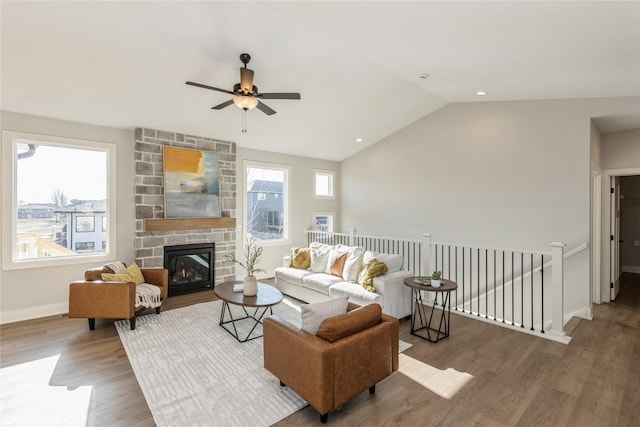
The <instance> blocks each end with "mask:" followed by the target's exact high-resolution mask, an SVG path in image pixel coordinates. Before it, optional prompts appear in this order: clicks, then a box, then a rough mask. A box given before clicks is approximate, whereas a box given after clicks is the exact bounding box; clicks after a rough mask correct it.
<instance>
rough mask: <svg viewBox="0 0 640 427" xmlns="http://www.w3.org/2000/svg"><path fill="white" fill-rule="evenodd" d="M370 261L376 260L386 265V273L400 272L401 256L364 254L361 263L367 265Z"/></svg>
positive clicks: (369, 252)
mask: <svg viewBox="0 0 640 427" xmlns="http://www.w3.org/2000/svg"><path fill="white" fill-rule="evenodd" d="M372 259H377V260H378V261H380V262H384V263H385V264H387V268H388V269H389V271H387V273H393V272H394V271H400V270H402V255H399V254H383V253H379V252H371V251H367V252H365V254H364V258H363V262H364V263H365V264H368V263H369V261H371V260H372Z"/></svg>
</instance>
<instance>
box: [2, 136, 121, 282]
mask: <svg viewBox="0 0 640 427" xmlns="http://www.w3.org/2000/svg"><path fill="white" fill-rule="evenodd" d="M15 140H22V141H33V142H34V143H36V144H41V145H49V146H59V147H63V148H75V149H81V150H94V151H103V152H105V153H106V154H107V175H108V176H107V206H106V211H107V236H108V240H107V241H108V243H107V249H106V251H105V252H100V253H91V254H87V255H85V254H77V255H69V256H65V257H49V258H35V259H14V249H15V248H16V246H17V241H16V238H17V233H16V224H17V216H18V212H17V209H16V206H17V200H16V199H17V196H16V189H17V187H16V178H17V176H16V167H17V164H16V162H17V159H16V155H17V152H16V144H15V143H14V141H15ZM116 159H117V147H116V144H114V143H106V142H98V141H90V140H84V139H73V138H65V137H59V136H50V135H41V134H33V133H27V132H17V131H9V130H3V131H2V150H0V165H2V175H1V179H2V186H1V188H2V193H3V194H7V195H9V197H3V198H2V200H1V201H0V203H1V208H0V213H1V215H0V221H1V222H2V227H1V230H2V268H3V269H4V270H20V269H27V268H38V267H52V266H62V265H76V264H84V263H89V262H96V263H98V262H106V261H108V260H111V259H117V255H116V250H115V248H116V244H115V242H116V236H117V229H116V212H117V209H116V176H117V173H116V171H117V169H116Z"/></svg>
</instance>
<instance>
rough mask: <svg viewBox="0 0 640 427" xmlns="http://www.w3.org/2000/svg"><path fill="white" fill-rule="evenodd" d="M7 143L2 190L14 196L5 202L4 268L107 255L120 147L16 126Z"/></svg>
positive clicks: (4, 139) (5, 136)
mask: <svg viewBox="0 0 640 427" xmlns="http://www.w3.org/2000/svg"><path fill="white" fill-rule="evenodd" d="M2 142H3V146H2V169H3V171H2V190H3V193H6V194H10V195H13V197H7V200H13V203H7V204H5V206H4V207H3V223H2V230H3V235H4V236H7V237H8V238H6V239H5V238H3V243H2V245H3V259H2V261H3V266H4V267H5V268H8V269H12V268H26V267H32V266H35V265H38V263H40V265H53V264H52V263H55V264H68V263H75V262H86V260H87V256H88V255H95V256H97V257H99V258H100V257H106V256H107V251H106V248H107V247H108V246H109V244H108V242H109V239H110V238H111V236H112V235H115V234H111V235H110V233H109V232H107V229H108V228H115V227H114V225H113V224H111V225H112V227H109V225H110V224H109V216H110V215H109V214H110V211H109V210H110V209H112V210H113V209H115V198H113V202H112V203H110V202H109V198H110V193H111V194H112V195H114V194H115V173H114V172H115V146H114V145H113V144H105V143H99V142H94V141H79V140H72V139H67V138H60V137H53V136H43V135H33V134H26V133H20V132H10V131H3V132H2ZM110 188H111V189H110ZM112 197H113V196H112ZM102 242H105V243H104V244H103V243H102ZM78 257H82V259H81V260H76V261H72V260H73V259H74V258H78ZM42 263H44V264H42Z"/></svg>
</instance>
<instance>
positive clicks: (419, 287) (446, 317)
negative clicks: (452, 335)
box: [404, 276, 458, 343]
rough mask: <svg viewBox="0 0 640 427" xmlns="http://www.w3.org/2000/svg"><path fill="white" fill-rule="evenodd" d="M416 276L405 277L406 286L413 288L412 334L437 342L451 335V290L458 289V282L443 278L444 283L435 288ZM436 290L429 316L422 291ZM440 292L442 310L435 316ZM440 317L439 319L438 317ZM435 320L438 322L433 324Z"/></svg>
mask: <svg viewBox="0 0 640 427" xmlns="http://www.w3.org/2000/svg"><path fill="white" fill-rule="evenodd" d="M415 279H416V277H415V276H414V277H407V278H406V279H404V284H405V286H408V287H410V288H411V290H412V298H411V335H415V336H417V337H420V338H424V339H425V340H427V341H430V342H433V343H436V342H438V341H440V340H441V339H444V338H447V337H448V336H449V322H450V319H451V291H455V290H456V289H458V284H457V283H456V282H453V281H451V280H447V279H442V280H441V281H442V284H441V285H440V287H439V288H434V287H433V286H431V285H423V284H421V283H418V282H416V281H415ZM420 291H427V292H434V293H435V298H434V300H433V306H432V307H431V313H430V314H429V316H427V309H426V308H427V307H426V306H425V304H424V302H423V301H422V292H420ZM438 294H441V297H442V298H441V300H442V310H440V312H441V313H440V316H435V317H436V319H434V313H435V311H436V305H437V304H438ZM438 317H439V319H438ZM434 320H435V321H436V322H437V328H436V325H434V324H433V322H434Z"/></svg>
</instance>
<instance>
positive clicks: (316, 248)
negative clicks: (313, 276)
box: [309, 242, 332, 273]
mask: <svg viewBox="0 0 640 427" xmlns="http://www.w3.org/2000/svg"><path fill="white" fill-rule="evenodd" d="M331 249H332V246H329V245H325V244H322V243H317V242H313V243H311V244H310V245H309V251H310V254H311V264H310V266H309V268H310V269H311V271H313V272H314V273H326V272H327V262H328V261H329V254H330V253H331Z"/></svg>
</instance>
